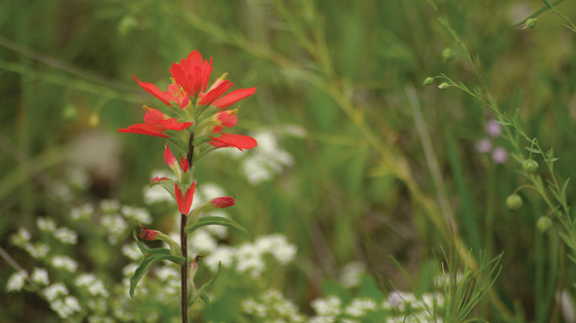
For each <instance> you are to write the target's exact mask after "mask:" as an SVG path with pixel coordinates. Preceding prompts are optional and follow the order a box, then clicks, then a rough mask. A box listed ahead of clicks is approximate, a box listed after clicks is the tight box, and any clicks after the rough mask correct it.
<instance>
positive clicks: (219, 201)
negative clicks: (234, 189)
mask: <svg viewBox="0 0 576 323" xmlns="http://www.w3.org/2000/svg"><path fill="white" fill-rule="evenodd" d="M210 203H211V204H212V205H214V207H217V208H225V207H230V206H232V205H234V204H235V203H236V202H235V201H234V198H233V197H232V196H223V197H217V198H215V199H212V201H210Z"/></svg>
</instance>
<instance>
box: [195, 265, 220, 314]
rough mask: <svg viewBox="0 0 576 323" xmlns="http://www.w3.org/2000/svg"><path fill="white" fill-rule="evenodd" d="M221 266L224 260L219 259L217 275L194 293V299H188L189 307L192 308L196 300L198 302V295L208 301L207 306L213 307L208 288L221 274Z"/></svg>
mask: <svg viewBox="0 0 576 323" xmlns="http://www.w3.org/2000/svg"><path fill="white" fill-rule="evenodd" d="M221 266H222V262H220V261H219V262H218V270H216V275H215V276H214V278H212V280H211V281H209V282H207V283H206V284H204V286H202V288H200V289H199V290H198V292H196V294H195V295H194V299H189V300H188V308H190V307H192V305H194V302H196V300H197V299H198V297H200V299H202V301H204V303H206V306H208V308H211V307H212V304H211V302H210V298H209V297H208V294H206V290H207V289H208V288H210V286H212V284H213V283H214V282H215V281H216V278H218V275H219V274H220V267H221Z"/></svg>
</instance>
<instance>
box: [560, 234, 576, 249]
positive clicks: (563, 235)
mask: <svg viewBox="0 0 576 323" xmlns="http://www.w3.org/2000/svg"><path fill="white" fill-rule="evenodd" d="M558 234H559V235H560V238H562V240H564V243H565V244H566V245H567V246H568V247H570V249H572V250H575V251H576V245H574V243H573V242H572V240H571V239H570V237H568V236H567V235H566V234H565V233H563V232H558Z"/></svg>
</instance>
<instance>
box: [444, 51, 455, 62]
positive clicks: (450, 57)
mask: <svg viewBox="0 0 576 323" xmlns="http://www.w3.org/2000/svg"><path fill="white" fill-rule="evenodd" d="M442 58H443V59H444V61H445V62H450V61H453V60H454V58H456V56H455V55H454V52H453V51H452V50H451V49H450V48H444V50H443V51H442Z"/></svg>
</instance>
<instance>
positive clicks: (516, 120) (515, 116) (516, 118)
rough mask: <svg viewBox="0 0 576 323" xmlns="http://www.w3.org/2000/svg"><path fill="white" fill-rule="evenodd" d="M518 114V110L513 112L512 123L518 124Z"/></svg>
mask: <svg viewBox="0 0 576 323" xmlns="http://www.w3.org/2000/svg"><path fill="white" fill-rule="evenodd" d="M519 112H520V109H516V111H515V112H514V123H515V124H518V113H519Z"/></svg>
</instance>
